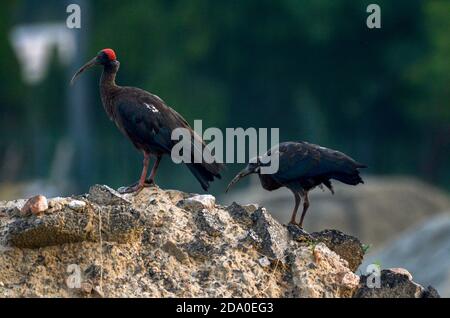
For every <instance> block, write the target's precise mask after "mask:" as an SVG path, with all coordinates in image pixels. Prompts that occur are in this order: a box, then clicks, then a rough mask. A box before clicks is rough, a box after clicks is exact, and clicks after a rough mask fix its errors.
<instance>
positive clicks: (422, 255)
mask: <svg viewBox="0 0 450 318" xmlns="http://www.w3.org/2000/svg"><path fill="white" fill-rule="evenodd" d="M448 251H450V211H448V212H447V213H443V214H442V215H438V216H435V217H431V218H429V219H427V220H426V221H424V222H423V223H421V224H419V225H417V226H414V227H412V228H411V229H409V230H407V231H405V232H402V233H399V234H398V236H397V238H396V239H395V240H392V241H388V242H387V243H386V245H384V246H382V247H379V248H378V249H374V250H372V251H370V253H368V255H366V256H365V259H364V262H363V264H362V265H361V266H360V270H361V271H362V272H363V273H365V270H366V268H367V266H368V265H369V264H372V263H375V262H377V263H379V264H381V265H382V267H383V268H389V267H397V266H404V267H406V268H407V269H408V271H409V272H411V274H412V276H413V277H414V280H415V281H416V282H417V283H419V284H421V285H424V286H428V285H432V286H433V287H435V288H436V289H437V290H438V291H439V293H440V294H441V295H442V297H450V257H449V252H448Z"/></svg>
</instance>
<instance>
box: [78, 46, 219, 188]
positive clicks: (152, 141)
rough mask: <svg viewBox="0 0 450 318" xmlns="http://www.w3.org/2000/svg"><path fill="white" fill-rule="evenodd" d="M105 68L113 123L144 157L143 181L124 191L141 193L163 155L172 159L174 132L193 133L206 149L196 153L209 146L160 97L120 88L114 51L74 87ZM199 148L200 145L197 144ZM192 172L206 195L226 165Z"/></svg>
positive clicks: (103, 92)
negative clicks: (94, 72) (96, 70)
mask: <svg viewBox="0 0 450 318" xmlns="http://www.w3.org/2000/svg"><path fill="white" fill-rule="evenodd" d="M93 66H102V67H103V73H102V76H101V79H100V96H101V100H102V103H103V107H104V109H105V111H106V114H107V115H108V117H109V119H110V120H112V121H114V123H115V124H116V126H117V128H118V129H119V130H120V131H121V132H122V133H123V134H124V135H125V136H126V137H128V138H129V139H130V140H131V142H132V143H133V145H134V146H135V147H136V148H137V149H138V150H139V151H141V152H142V153H143V155H144V162H143V168H142V173H141V177H140V179H139V181H138V182H137V183H135V184H133V185H131V186H129V187H126V188H125V189H124V190H122V191H121V192H122V193H130V192H139V191H140V190H142V189H143V188H144V187H146V186H150V185H152V184H154V181H155V175H156V171H157V169H158V166H159V163H160V161H161V158H162V156H163V155H170V153H171V150H172V148H173V146H174V145H175V141H172V140H171V134H172V131H173V130H174V129H176V128H186V129H188V130H189V131H190V133H191V137H192V143H193V141H194V139H197V141H200V144H201V145H202V149H198V147H191V149H192V154H191V156H192V157H193V156H194V153H195V151H202V153H203V151H204V149H205V147H206V146H205V144H204V143H203V141H202V140H201V138H200V137H199V136H198V135H197V134H196V133H195V132H194V131H193V130H192V128H191V127H190V126H189V124H188V122H187V121H186V120H185V119H184V118H183V117H182V116H181V115H180V114H179V113H177V112H176V111H175V110H174V109H172V108H170V107H169V106H167V105H166V104H165V102H164V101H163V100H162V99H161V98H159V97H158V96H156V95H153V94H151V93H149V92H146V91H144V90H142V89H139V88H135V87H122V86H118V85H117V84H116V75H117V72H118V70H119V66H120V63H119V61H118V60H117V57H116V53H115V52H114V51H113V50H112V49H104V50H101V51H100V52H99V53H98V54H97V56H96V57H94V58H93V59H92V60H90V61H89V62H87V63H86V64H85V65H84V66H82V67H81V68H80V69H79V70H78V71H77V72H76V73H75V75H74V76H73V78H72V80H71V83H72V84H73V83H74V81H75V79H76V78H77V77H78V76H79V75H80V74H81V73H83V72H84V71H86V70H87V69H89V68H91V67H93ZM196 144H198V143H196ZM151 156H154V157H155V158H156V160H155V162H154V164H153V168H152V170H151V173H150V177H149V178H148V179H147V172H148V166H149V162H150V157H151ZM201 158H203V157H201ZM186 165H187V167H188V168H189V170H190V171H191V172H192V174H193V175H194V177H195V178H196V179H197V180H198V181H199V183H200V185H201V186H202V188H203V189H204V190H205V191H206V190H207V189H208V187H209V183H210V182H212V181H214V178H220V177H221V176H220V173H219V172H220V171H221V170H222V169H223V165H222V164H219V163H216V162H213V163H206V162H202V163H194V162H192V163H187V164H186Z"/></svg>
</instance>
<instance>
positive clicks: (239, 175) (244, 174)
mask: <svg viewBox="0 0 450 318" xmlns="http://www.w3.org/2000/svg"><path fill="white" fill-rule="evenodd" d="M251 173H253V171H252V170H250V169H249V167H246V168H245V169H244V170H242V171H241V172H239V173H238V174H237V175H236V176H235V177H234V178H233V180H231V182H230V184H229V185H228V187H227V189H226V190H225V192H228V190H229V189H230V188H231V187H232V186H233V185H234V184H236V183H237V182H238V181H239V180H241V179H242V178H244V177H246V176H248V175H249V174H251Z"/></svg>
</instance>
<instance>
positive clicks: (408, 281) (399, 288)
mask: <svg viewBox="0 0 450 318" xmlns="http://www.w3.org/2000/svg"><path fill="white" fill-rule="evenodd" d="M369 279H371V278H370V277H369V276H362V277H361V280H360V288H358V290H357V291H356V293H355V295H354V297H355V298H439V294H438V292H437V291H436V289H434V288H433V287H431V286H428V288H426V289H425V288H423V287H422V286H420V285H419V284H417V283H415V282H414V281H413V280H412V275H411V274H410V273H409V272H408V271H407V270H405V269H403V268H393V269H384V270H382V271H381V275H380V276H379V283H378V285H377V282H376V278H374V279H373V280H372V282H371V284H368V283H367V281H368V280H369Z"/></svg>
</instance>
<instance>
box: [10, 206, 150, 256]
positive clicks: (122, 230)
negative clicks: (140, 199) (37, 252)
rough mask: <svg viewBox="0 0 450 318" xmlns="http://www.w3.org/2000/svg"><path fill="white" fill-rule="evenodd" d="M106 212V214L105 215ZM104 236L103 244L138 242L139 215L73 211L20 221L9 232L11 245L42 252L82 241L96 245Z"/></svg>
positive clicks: (120, 209) (128, 211) (117, 209)
mask: <svg viewBox="0 0 450 318" xmlns="http://www.w3.org/2000/svg"><path fill="white" fill-rule="evenodd" d="M105 212H106V213H105ZM100 217H102V220H103V219H104V220H103V221H102V226H101V230H102V231H101V232H102V236H103V240H105V241H113V242H118V243H127V242H129V241H133V240H136V239H138V237H139V236H140V234H141V232H142V227H141V225H140V224H139V223H138V220H137V217H138V212H137V211H134V210H132V209H124V208H123V207H120V206H118V207H111V208H107V209H103V210H102V211H97V213H95V212H94V211H91V212H90V213H88V214H80V213H77V212H75V211H73V210H71V209H68V210H64V212H63V213H62V212H61V213H56V214H49V215H44V216H42V217H41V218H20V219H16V220H14V221H13V222H12V225H11V226H10V227H9V230H8V231H7V236H6V240H7V242H8V244H10V245H11V246H15V247H20V248H40V247H46V246H53V245H61V244H66V243H77V242H83V241H92V242H97V241H98V240H99V239H100V223H99V221H100Z"/></svg>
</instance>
